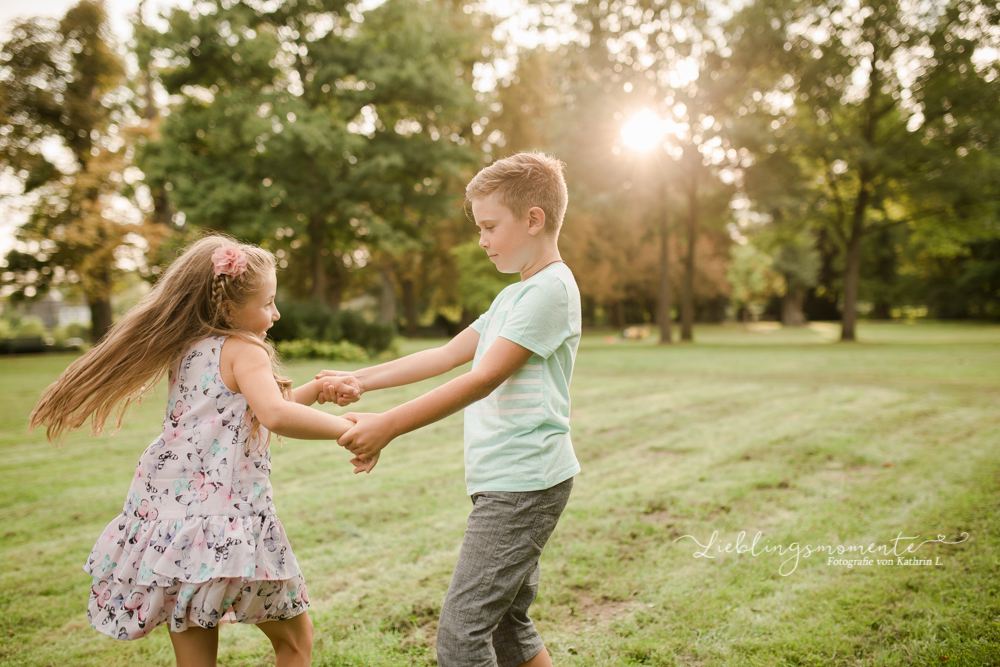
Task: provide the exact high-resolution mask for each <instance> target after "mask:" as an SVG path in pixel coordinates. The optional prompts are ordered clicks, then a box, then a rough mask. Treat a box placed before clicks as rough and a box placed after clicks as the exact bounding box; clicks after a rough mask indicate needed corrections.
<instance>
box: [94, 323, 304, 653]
mask: <svg viewBox="0 0 1000 667" xmlns="http://www.w3.org/2000/svg"><path fill="white" fill-rule="evenodd" d="M224 342H225V337H224V336H217V337H214V338H207V339H205V340H203V341H201V342H199V343H197V344H196V345H194V346H192V347H191V348H190V349H189V350H188V351H187V352H186V353H185V354H184V356H183V357H182V358H181V359H180V361H179V362H177V364H176V365H175V366H174V368H172V369H171V370H170V373H169V376H168V378H169V391H170V394H169V397H168V398H167V414H166V416H165V417H164V419H163V433H162V434H161V435H160V436H159V437H157V438H156V440H154V441H153V443H152V444H151V445H150V446H149V447H147V448H146V451H145V452H143V454H142V456H141V457H140V458H139V463H138V465H136V468H135V476H134V477H133V478H132V485H131V487H130V488H129V491H128V498H126V500H125V507H124V508H123V509H122V513H121V516H119V517H118V518H116V519H115V520H114V521H112V522H111V523H109V524H108V526H107V528H105V529H104V534H103V535H101V537H100V538H99V539H98V540H97V544H95V545H94V549H93V551H91V553H90V557H89V558H88V559H87V563H86V565H84V570H85V571H86V572H88V573H89V574H91V575H93V577H94V581H93V587H92V588H91V595H90V604H89V608H88V611H87V618H88V620H89V621H90V622H91V624H92V625H93V626H94V627H95V628H96V629H97V630H99V631H100V632H103V633H104V634H106V635H108V636H110V637H115V638H117V639H138V638H139V637H142V636H144V635H146V634H148V633H149V632H150V631H151V630H152V629H153V628H155V627H156V626H158V625H160V624H161V623H164V622H167V621H169V623H170V630H171V631H173V632H181V631H183V630H186V629H187V628H188V627H191V625H192V624H194V625H197V626H200V627H203V628H212V627H215V626H216V625H217V624H218V623H219V621H220V620H223V619H224V620H226V621H235V622H240V623H260V622H263V621H273V620H279V619H288V618H292V617H294V616H297V615H298V614H301V613H302V612H303V611H305V610H306V608H307V607H308V606H309V600H308V597H307V594H306V586H305V580H304V579H303V578H302V573H301V571H300V570H299V566H298V563H296V561H295V556H293V555H292V549H291V545H290V544H289V542H288V538H287V537H285V531H284V529H283V528H282V527H281V522H280V521H279V520H278V517H277V516H276V515H275V513H274V505H273V504H272V503H271V482H270V477H269V475H270V472H271V459H270V455H269V450H268V449H267V448H265V447H255V446H254V445H255V444H256V443H257V442H258V440H257V439H256V438H255V439H254V442H253V443H251V442H249V430H250V428H249V420H250V416H249V414H248V409H247V402H246V399H245V398H243V395H242V394H235V393H233V392H231V391H229V389H227V388H226V385H225V384H223V382H222V377H221V375H220V372H219V356H220V353H221V351H222V344H223V343H224ZM261 432H262V434H263V435H264V436H265V437H266V433H267V432H266V431H265V430H264V429H263V428H261Z"/></svg>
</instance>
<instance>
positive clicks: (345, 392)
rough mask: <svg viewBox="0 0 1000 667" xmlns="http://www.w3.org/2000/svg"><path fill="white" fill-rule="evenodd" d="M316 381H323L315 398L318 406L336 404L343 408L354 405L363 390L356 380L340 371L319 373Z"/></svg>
mask: <svg viewBox="0 0 1000 667" xmlns="http://www.w3.org/2000/svg"><path fill="white" fill-rule="evenodd" d="M316 379H317V380H322V381H323V390H322V391H320V393H319V396H318V397H317V398H316V400H317V401H318V402H319V403H320V405H322V404H324V403H336V404H337V405H339V406H340V407H344V406H347V405H350V404H351V403H356V402H357V401H358V399H360V398H361V394H363V393H364V390H365V389H364V386H363V385H362V384H361V381H360V380H359V379H358V378H356V377H354V376H353V375H351V374H350V373H344V372H342V371H320V372H319V373H317V374H316Z"/></svg>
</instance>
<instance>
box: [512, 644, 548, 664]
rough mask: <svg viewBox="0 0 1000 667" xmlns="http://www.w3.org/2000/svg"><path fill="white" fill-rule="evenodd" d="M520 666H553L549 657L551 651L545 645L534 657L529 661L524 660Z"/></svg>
mask: <svg viewBox="0 0 1000 667" xmlns="http://www.w3.org/2000/svg"><path fill="white" fill-rule="evenodd" d="M519 667H552V659H551V658H549V652H548V650H547V649H546V648H545V647H544V646H543V647H542V650H541V651H539V652H538V653H537V654H536V655H535V657H534V658H532V659H531V660H529V661H528V662H522V663H521V664H520V665H519Z"/></svg>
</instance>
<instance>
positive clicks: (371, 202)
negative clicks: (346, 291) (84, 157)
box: [140, 0, 488, 304]
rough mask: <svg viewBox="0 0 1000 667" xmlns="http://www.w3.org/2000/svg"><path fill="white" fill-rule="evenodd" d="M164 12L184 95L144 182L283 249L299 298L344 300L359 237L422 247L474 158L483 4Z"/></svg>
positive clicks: (217, 3)
mask: <svg viewBox="0 0 1000 667" xmlns="http://www.w3.org/2000/svg"><path fill="white" fill-rule="evenodd" d="M168 20H169V25H170V27H169V29H168V30H167V32H166V33H164V34H158V33H157V32H156V31H155V30H153V29H151V28H143V29H142V34H143V36H142V39H143V40H145V42H148V43H150V44H152V45H154V46H155V47H156V48H158V49H160V50H161V52H162V53H163V54H165V58H166V59H167V60H169V61H170V62H171V66H170V67H167V68H163V69H162V71H160V72H159V76H160V80H161V82H162V84H163V86H164V87H165V88H166V90H167V92H169V93H171V94H172V95H176V96H177V99H180V100H181V102H180V103H179V104H178V105H177V106H176V107H175V108H173V109H172V110H171V113H170V115H169V117H167V118H166V119H165V120H164V121H163V123H162V126H161V130H162V136H161V138H160V139H159V140H156V141H153V142H150V143H149V144H148V145H147V146H146V148H145V149H144V151H143V152H142V154H141V156H140V164H141V166H142V168H143V171H144V172H145V173H146V174H147V180H148V182H149V183H150V185H151V187H152V188H153V189H165V190H168V191H169V193H170V200H171V203H172V205H173V206H175V207H176V208H177V209H178V210H179V211H182V212H184V214H185V216H186V221H187V223H190V224H192V225H193V226H195V227H197V228H211V229H218V230H225V231H228V232H230V233H233V234H235V235H238V236H240V237H243V238H247V239H250V240H253V241H255V242H259V243H262V244H264V245H266V246H267V247H271V248H275V249H281V250H282V251H283V252H285V253H287V255H286V256H287V257H288V258H289V259H288V260H285V261H284V262H283V268H286V275H287V277H288V281H287V285H288V287H289V288H290V289H291V290H292V291H293V293H295V294H296V295H297V296H298V297H299V298H303V297H305V296H307V295H308V296H311V297H312V298H314V299H317V300H319V301H325V302H328V303H331V304H337V303H339V292H340V290H342V289H343V288H344V285H345V284H346V283H347V282H348V279H349V277H350V272H351V271H353V270H354V268H355V267H356V266H358V262H357V258H356V257H355V255H354V251H355V250H359V252H360V254H359V255H358V256H363V255H364V254H365V253H368V254H369V255H370V254H373V253H374V251H375V250H377V249H380V248H381V249H385V250H387V251H389V252H398V251H401V250H409V249H412V248H414V247H417V248H419V247H420V245H421V243H422V242H423V237H424V233H425V231H426V227H428V226H429V225H430V224H431V223H432V222H433V221H434V218H435V217H437V216H439V215H441V214H442V213H443V212H444V211H445V210H446V209H447V207H449V206H450V205H451V203H452V200H453V197H454V195H455V193H456V192H457V191H458V190H457V186H459V185H463V184H464V179H465V177H466V176H467V175H468V172H469V171H470V170H471V169H472V168H473V167H474V166H475V164H476V163H477V162H478V155H477V153H476V150H475V148H474V142H473V138H474V136H475V135H473V133H472V129H471V128H472V124H473V123H474V122H476V123H478V121H479V119H480V118H481V117H482V116H483V114H484V111H485V110H484V109H483V107H482V104H481V103H480V102H479V101H478V100H477V99H476V92H475V90H473V88H472V85H471V84H472V70H473V66H474V64H475V62H476V61H477V60H479V59H481V58H482V43H483V42H484V41H488V36H487V35H485V33H484V32H483V29H482V28H481V27H479V25H478V19H477V17H476V16H471V15H469V14H467V13H465V12H457V11H454V8H452V7H449V6H442V5H438V4H434V3H432V4H428V3H423V2H417V1H415V0H388V2H385V3H381V4H380V5H379V6H378V7H376V8H374V9H371V10H369V11H366V12H364V13H363V14H362V13H360V12H359V11H358V9H357V8H356V7H354V5H351V4H348V3H344V2H339V1H337V0H317V1H316V2H309V3H305V2H301V3H297V4H289V3H279V4H273V3H272V4H264V5H260V6H258V7H255V8H254V9H251V8H250V7H249V6H248V5H246V4H243V3H228V2H224V1H223V0H212V1H210V2H205V3H201V4H199V5H198V7H197V11H195V12H194V13H192V12H191V11H189V10H187V9H175V10H173V11H172V12H171V14H170V15H169V17H168ZM309 26H312V27H309ZM443 26H446V28H443ZM145 42H144V43H145ZM282 239H286V240H284V241H283V240H282ZM360 265H361V266H364V265H365V262H361V263H360Z"/></svg>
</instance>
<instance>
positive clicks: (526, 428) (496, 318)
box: [465, 262, 580, 495]
mask: <svg viewBox="0 0 1000 667" xmlns="http://www.w3.org/2000/svg"><path fill="white" fill-rule="evenodd" d="M472 328H473V329H475V330H476V331H477V332H478V333H479V346H478V347H477V348H476V356H475V358H474V359H473V362H472V367H473V368H475V367H476V366H478V365H479V362H480V360H481V359H482V358H483V355H484V354H486V351H487V350H489V349H490V346H491V345H492V344H493V341H495V340H496V339H497V337H499V336H502V337H503V338H506V339H507V340H509V341H512V342H514V343H517V344H518V345H521V346H522V347H525V348H527V349H528V350H531V352H533V353H534V354H532V356H531V358H530V359H528V361H527V362H525V364H524V365H523V366H522V367H521V368H520V369H518V370H517V371H515V372H514V374H513V375H511V377H510V378H508V379H507V380H506V381H504V383H503V384H501V385H500V386H499V387H497V388H496V390H494V391H493V393H492V394H490V395H489V396H487V397H486V398H484V399H482V400H481V401H477V402H475V403H473V404H472V405H470V406H469V407H467V408H466V409H465V484H466V487H467V488H468V492H469V495H472V494H474V493H481V492H483V491H540V490H542V489H548V488H550V487H552V486H555V485H556V484H558V483H560V482H563V481H565V480H567V479H569V478H570V477H572V476H573V475H575V474H577V473H578V472H580V464H579V463H578V462H577V460H576V454H574V452H573V443H572V441H571V440H570V437H569V409H570V399H569V382H570V378H571V377H572V376H573V362H574V360H575V359H576V350H577V348H578V347H579V345H580V290H579V289H578V288H577V286H576V280H575V279H574V278H573V272H572V271H570V270H569V267H568V266H566V265H565V264H563V263H562V262H559V263H557V264H553V265H552V266H549V267H546V268H544V269H542V270H541V271H539V272H538V273H536V274H535V275H533V276H531V277H530V278H528V279H527V280H523V281H521V282H519V283H515V284H513V285H510V286H508V287H506V288H504V290H503V291H502V292H500V294H498V295H497V298H496V299H494V300H493V303H492V305H490V309H489V310H488V311H486V313H484V314H483V315H482V316H480V317H479V319H477V320H476V321H475V322H473V323H472Z"/></svg>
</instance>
